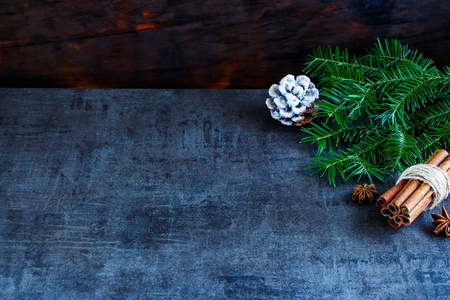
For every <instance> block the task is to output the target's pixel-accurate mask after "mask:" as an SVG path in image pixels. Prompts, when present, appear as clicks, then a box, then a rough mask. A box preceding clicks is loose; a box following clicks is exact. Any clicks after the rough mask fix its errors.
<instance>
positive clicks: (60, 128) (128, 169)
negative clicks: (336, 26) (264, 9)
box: [0, 89, 450, 299]
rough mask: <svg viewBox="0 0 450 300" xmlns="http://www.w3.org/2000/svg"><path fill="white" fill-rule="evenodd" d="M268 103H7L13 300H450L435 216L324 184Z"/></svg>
mask: <svg viewBox="0 0 450 300" xmlns="http://www.w3.org/2000/svg"><path fill="white" fill-rule="evenodd" d="M266 93H267V92H266V91H265V90H59V89H2V90H0V200H1V201H0V298H1V299H226V298H227V299H294V298H295V299H393V298H396V299H427V298H428V299H446V298H447V297H448V294H449V293H450V282H449V275H450V270H449V264H450V251H449V250H450V240H449V239H445V238H444V237H439V236H436V235H434V234H433V233H432V230H433V228H434V226H433V225H431V223H430V221H431V217H430V215H429V212H426V213H424V214H422V216H420V217H419V218H418V219H417V220H416V221H415V222H414V223H413V224H412V225H411V226H409V227H402V228H399V229H391V228H390V227H389V226H388V224H387V220H386V219H385V218H384V217H382V216H381V215H380V213H379V209H378V208H376V207H375V206H374V205H371V206H361V205H358V204H354V203H353V202H352V201H351V199H350V194H351V189H352V187H353V186H354V185H355V182H353V181H352V182H347V183H342V182H340V183H338V186H337V187H331V186H329V185H328V183H327V180H326V179H325V178H320V177H318V176H311V175H310V172H311V171H310V170H305V164H306V163H307V162H308V160H309V159H310V158H311V157H312V155H313V153H314V151H315V148H314V146H312V145H309V144H299V143H298V142H299V140H300V139H301V137H302V134H301V133H300V132H299V129H298V128H290V127H285V126H283V125H281V124H280V123H279V122H277V121H275V120H273V119H271V117H270V115H269V111H268V110H267V108H266V107H265V105H264V102H265V98H266ZM391 184H392V181H391V182H389V183H387V184H381V185H379V187H378V189H379V190H380V191H381V192H383V191H384V190H386V189H387V188H388V187H389V186H390V185H391ZM433 211H434V212H440V207H438V208H436V209H434V210H433Z"/></svg>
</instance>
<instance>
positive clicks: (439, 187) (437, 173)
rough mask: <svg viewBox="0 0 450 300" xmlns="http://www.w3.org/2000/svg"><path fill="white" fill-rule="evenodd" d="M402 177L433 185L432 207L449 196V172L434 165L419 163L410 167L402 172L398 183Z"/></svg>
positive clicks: (430, 206)
mask: <svg viewBox="0 0 450 300" xmlns="http://www.w3.org/2000/svg"><path fill="white" fill-rule="evenodd" d="M402 179H417V180H420V181H422V182H424V183H427V184H428V185H429V186H430V187H431V189H432V190H433V200H432V201H431V203H430V205H429V206H428V208H430V209H431V208H433V207H435V206H436V205H437V204H438V203H439V202H441V201H442V200H443V199H445V198H447V196H448V194H449V193H450V178H449V177H448V176H447V173H446V172H445V171H444V170H442V169H440V168H438V167H436V166H433V165H428V164H419V165H414V166H412V167H409V168H408V169H406V170H405V171H404V172H403V173H402V175H401V176H400V178H399V179H398V181H397V183H398V182H400V181H401V180H402Z"/></svg>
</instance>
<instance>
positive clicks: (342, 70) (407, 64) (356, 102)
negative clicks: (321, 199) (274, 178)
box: [302, 40, 450, 184]
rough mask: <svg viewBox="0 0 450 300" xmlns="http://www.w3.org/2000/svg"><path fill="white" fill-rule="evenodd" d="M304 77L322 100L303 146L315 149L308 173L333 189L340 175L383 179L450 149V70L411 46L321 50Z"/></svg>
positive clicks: (392, 43) (386, 42)
mask: <svg viewBox="0 0 450 300" xmlns="http://www.w3.org/2000/svg"><path fill="white" fill-rule="evenodd" d="M303 71H304V72H305V73H306V74H309V75H310V76H316V77H319V83H318V87H319V90H320V92H321V98H322V99H321V100H322V102H321V103H318V104H317V105H318V106H319V107H320V111H319V113H318V114H317V116H318V117H319V118H318V119H316V120H318V121H319V120H321V122H320V121H319V123H314V124H312V126H311V127H309V128H303V129H302V131H303V132H305V133H306V134H307V136H306V137H304V138H303V139H302V142H312V143H316V144H317V154H316V156H315V157H314V158H313V159H312V162H311V163H309V167H310V168H313V169H316V171H315V172H314V173H317V172H321V173H322V175H325V174H327V176H328V180H329V182H330V184H335V177H336V176H337V175H340V176H341V177H342V178H343V179H344V180H347V179H349V178H352V177H355V176H358V177H359V178H361V176H367V177H368V178H369V180H370V181H371V182H372V180H373V179H374V178H378V179H381V180H387V179H388V178H389V176H390V175H392V173H395V172H401V171H403V170H404V169H405V168H407V167H408V166H410V165H412V164H415V163H419V162H420V161H423V160H424V159H425V158H426V157H428V156H430V154H431V153H432V152H433V151H434V150H436V149H438V148H446V147H448V146H450V96H449V95H448V94H450V67H444V69H443V71H440V70H438V69H437V68H436V67H435V66H433V61H432V60H431V59H428V58H424V57H423V55H422V54H420V53H419V52H418V51H417V50H410V49H409V48H408V45H402V44H401V43H400V42H399V41H397V40H384V41H380V40H378V42H377V43H376V44H375V46H374V47H371V48H368V49H366V54H364V55H361V56H359V57H357V56H349V54H348V51H347V50H346V49H344V50H341V49H339V48H338V47H335V48H334V49H333V48H332V47H319V48H317V49H315V50H314V51H313V53H312V55H310V57H309V59H308V61H307V62H306V64H305V68H304V70H303ZM320 117H322V118H320Z"/></svg>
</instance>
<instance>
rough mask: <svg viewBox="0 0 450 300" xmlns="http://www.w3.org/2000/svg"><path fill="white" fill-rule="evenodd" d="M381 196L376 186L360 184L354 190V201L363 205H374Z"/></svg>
mask: <svg viewBox="0 0 450 300" xmlns="http://www.w3.org/2000/svg"><path fill="white" fill-rule="evenodd" d="M378 196H379V194H378V192H377V190H376V187H375V185H374V184H367V183H364V184H363V185H360V184H358V185H357V186H355V187H354V188H353V193H352V199H353V201H355V202H359V203H361V204H363V203H364V204H365V203H372V202H373V200H375V199H377V198H378Z"/></svg>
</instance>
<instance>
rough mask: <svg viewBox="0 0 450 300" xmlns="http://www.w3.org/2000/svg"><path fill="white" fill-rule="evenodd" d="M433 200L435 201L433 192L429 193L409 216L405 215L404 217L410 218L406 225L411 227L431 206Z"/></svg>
mask: <svg viewBox="0 0 450 300" xmlns="http://www.w3.org/2000/svg"><path fill="white" fill-rule="evenodd" d="M431 200H433V191H428V193H427V194H426V195H425V197H423V198H422V199H421V200H420V201H419V203H417V205H416V206H415V207H414V208H413V209H412V210H411V212H410V213H409V214H405V215H404V216H405V217H406V218H408V222H406V223H405V224H406V225H410V224H411V223H412V222H413V221H414V220H415V219H416V218H417V217H418V216H419V215H420V214H421V213H422V212H423V211H424V209H425V208H427V207H428V205H430V203H431Z"/></svg>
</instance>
